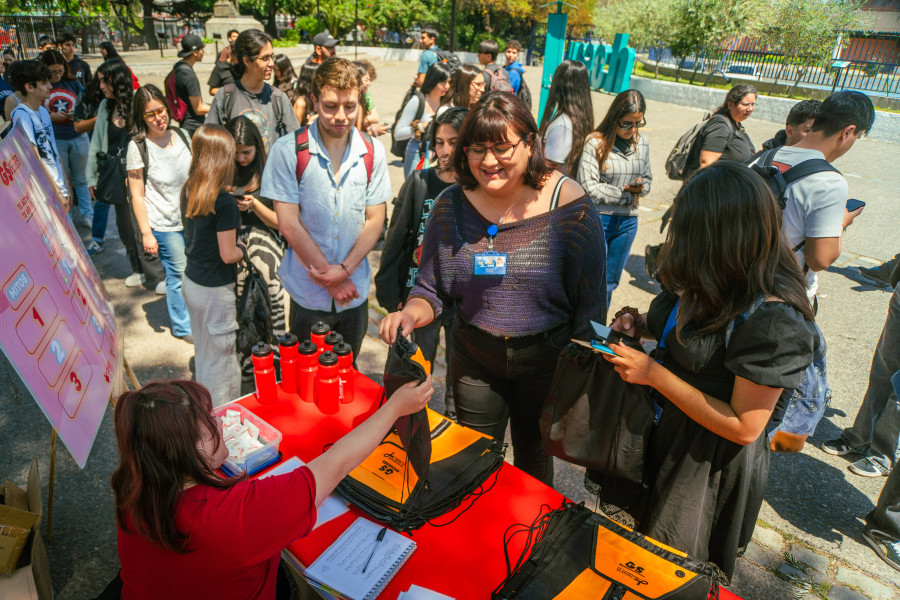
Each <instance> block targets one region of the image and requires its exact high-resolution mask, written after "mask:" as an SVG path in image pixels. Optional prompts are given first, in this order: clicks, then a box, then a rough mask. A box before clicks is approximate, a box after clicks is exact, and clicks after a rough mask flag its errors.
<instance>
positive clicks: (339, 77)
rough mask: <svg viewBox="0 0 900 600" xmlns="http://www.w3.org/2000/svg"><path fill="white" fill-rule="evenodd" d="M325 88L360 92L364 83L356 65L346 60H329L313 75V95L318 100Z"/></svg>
mask: <svg viewBox="0 0 900 600" xmlns="http://www.w3.org/2000/svg"><path fill="white" fill-rule="evenodd" d="M325 87H332V88H334V89H336V90H338V91H344V90H352V89H356V90H359V89H360V88H361V87H362V82H361V81H360V78H359V71H358V70H357V69H356V65H354V64H353V63H352V62H350V61H349V60H347V59H346V58H329V59H328V60H326V61H325V62H323V63H322V64H321V65H319V68H318V69H317V70H316V74H315V75H313V89H312V93H313V95H314V96H315V97H316V98H318V97H319V94H320V93H321V92H322V90H323V89H324V88H325Z"/></svg>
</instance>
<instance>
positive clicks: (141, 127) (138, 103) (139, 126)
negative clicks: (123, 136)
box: [131, 83, 172, 142]
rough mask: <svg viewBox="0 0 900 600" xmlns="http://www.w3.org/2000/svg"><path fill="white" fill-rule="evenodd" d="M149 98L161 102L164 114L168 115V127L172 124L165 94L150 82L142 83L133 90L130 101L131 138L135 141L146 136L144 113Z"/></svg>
mask: <svg viewBox="0 0 900 600" xmlns="http://www.w3.org/2000/svg"><path fill="white" fill-rule="evenodd" d="M151 100H156V101H157V102H160V103H162V105H163V107H164V108H165V109H166V115H168V117H169V127H171V126H172V120H171V119H172V114H171V113H170V112H169V103H168V102H166V95H165V94H163V93H162V90H160V89H159V88H158V87H156V86H155V85H153V84H152V83H148V84H146V85H142V86H141V87H139V88H138V89H137V91H135V92H134V99H133V100H132V101H131V122H132V123H133V126H134V136H132V139H133V140H134V141H136V142H139V141H141V140H143V139H144V138H146V137H147V122H146V121H144V113H145V112H146V111H147V105H148V104H150V101H151Z"/></svg>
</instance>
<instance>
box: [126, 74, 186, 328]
mask: <svg viewBox="0 0 900 600" xmlns="http://www.w3.org/2000/svg"><path fill="white" fill-rule="evenodd" d="M131 106H132V122H133V123H134V124H135V129H136V130H137V131H138V135H136V136H135V137H134V138H133V139H132V140H131V141H130V142H128V153H127V155H126V158H125V166H126V168H127V170H128V188H129V190H130V191H131V204H132V208H133V210H134V218H135V220H136V221H137V223H138V227H139V228H140V231H141V241H142V245H143V248H144V251H145V252H147V253H149V254H155V255H158V256H159V261H160V263H162V266H163V270H164V271H165V274H166V279H165V281H164V282H161V283H160V284H159V285H158V286H157V292H160V291H163V293H165V295H166V305H167V307H168V309H169V319H170V320H171V321H172V335H174V336H175V337H177V338H180V339H182V340H185V341H186V342H188V343H193V341H194V338H193V336H192V335H191V319H190V316H189V315H188V310H187V305H186V304H185V302H184V295H183V294H182V292H181V279H182V276H183V275H184V269H185V266H186V265H187V257H186V256H185V241H184V225H182V221H181V188H182V186H184V182H185V181H187V178H188V171H189V170H190V165H191V137H190V136H189V135H188V134H187V133H186V132H184V131H181V130H177V129H173V128H171V127H170V120H169V108H168V105H167V104H166V97H165V96H164V95H163V93H162V92H161V91H160V89H159V88H158V87H156V86H155V85H152V84H150V85H145V86H143V87H141V88H140V89H138V91H136V92H135V93H134V100H133V101H132V105H131ZM142 150H143V151H142ZM145 157H146V164H145V163H144V161H145ZM160 288H162V290H160Z"/></svg>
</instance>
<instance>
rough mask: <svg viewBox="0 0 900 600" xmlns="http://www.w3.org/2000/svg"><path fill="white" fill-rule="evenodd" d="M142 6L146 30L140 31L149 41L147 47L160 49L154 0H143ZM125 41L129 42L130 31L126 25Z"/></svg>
mask: <svg viewBox="0 0 900 600" xmlns="http://www.w3.org/2000/svg"><path fill="white" fill-rule="evenodd" d="M141 8H142V9H143V11H144V30H143V31H142V32H140V33H143V34H144V41H146V42H147V48H149V49H150V50H159V40H158V39H157V37H156V29H155V27H154V22H153V0H141ZM122 42H123V43H125V44H127V43H128V31H127V27H126V31H125V39H124V40H122Z"/></svg>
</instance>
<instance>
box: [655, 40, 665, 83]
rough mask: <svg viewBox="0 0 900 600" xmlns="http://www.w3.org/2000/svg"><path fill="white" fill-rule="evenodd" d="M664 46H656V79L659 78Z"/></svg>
mask: <svg viewBox="0 0 900 600" xmlns="http://www.w3.org/2000/svg"><path fill="white" fill-rule="evenodd" d="M662 53H663V47H662V46H659V47H657V48H656V74H655V75H654V77H653V78H654V79H659V61H661V60H662Z"/></svg>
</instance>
